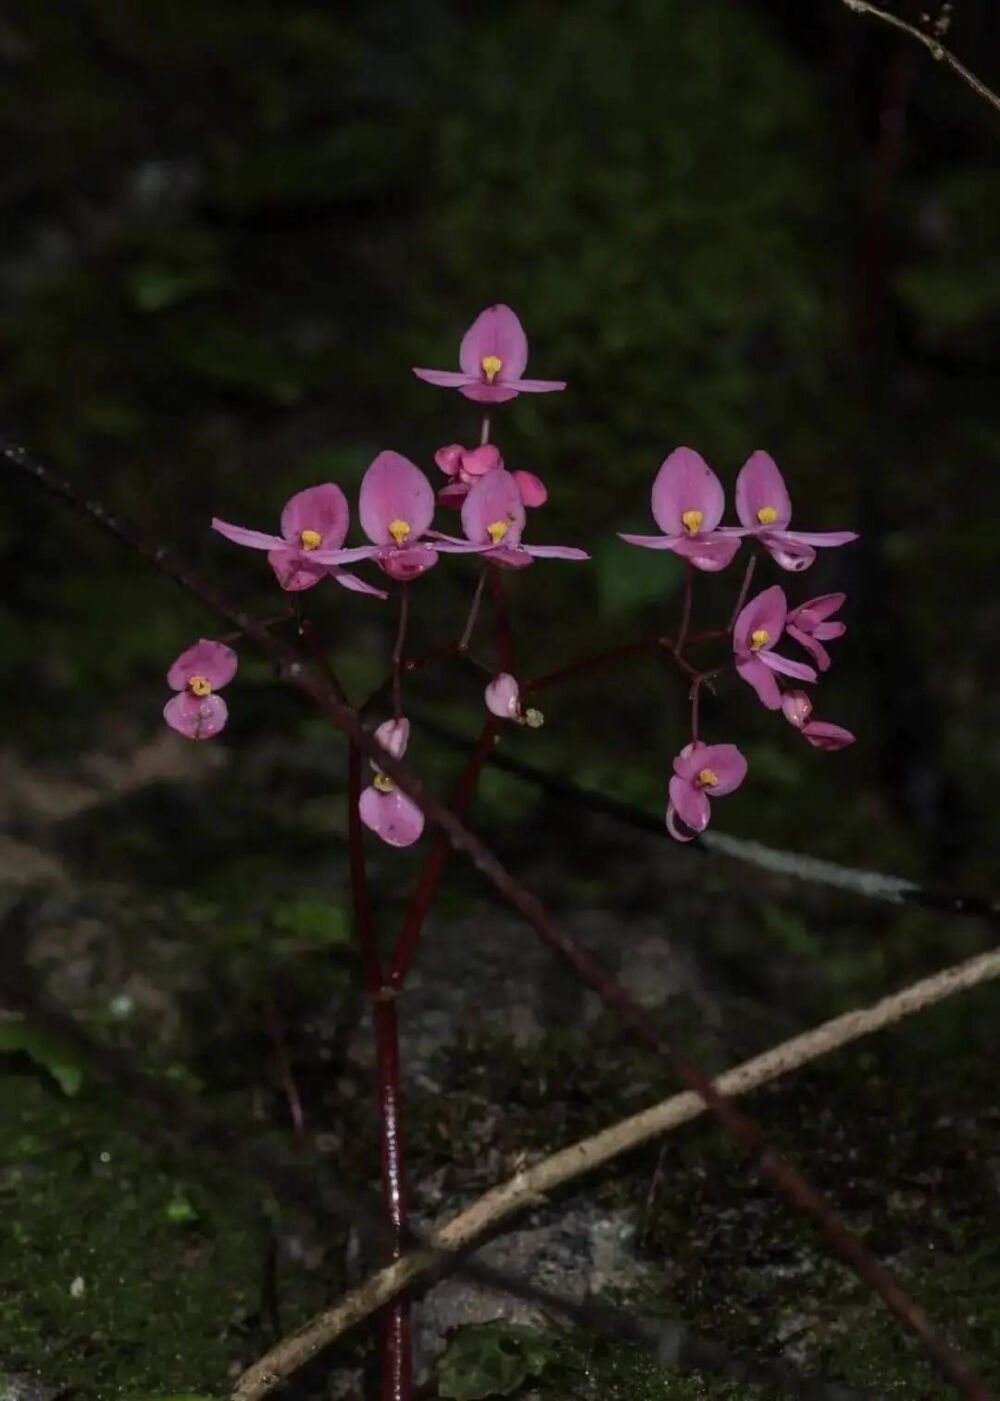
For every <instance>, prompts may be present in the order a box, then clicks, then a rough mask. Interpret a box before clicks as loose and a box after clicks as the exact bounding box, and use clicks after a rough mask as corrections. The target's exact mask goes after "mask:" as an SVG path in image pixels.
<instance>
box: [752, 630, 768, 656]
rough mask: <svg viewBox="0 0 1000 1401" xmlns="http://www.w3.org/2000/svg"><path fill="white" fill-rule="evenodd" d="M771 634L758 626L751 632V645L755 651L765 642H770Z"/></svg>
mask: <svg viewBox="0 0 1000 1401" xmlns="http://www.w3.org/2000/svg"><path fill="white" fill-rule="evenodd" d="M770 640H771V634H770V633H769V632H767V631H766V630H765V629H764V628H756V629H755V630H754V631H753V632H752V633H751V634H750V647H751V649H752V650H753V651H754V652H758V651H759V650H760V649H761V647H763V646H764V644H765V642H770Z"/></svg>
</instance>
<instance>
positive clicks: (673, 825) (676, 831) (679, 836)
mask: <svg viewBox="0 0 1000 1401" xmlns="http://www.w3.org/2000/svg"><path fill="white" fill-rule="evenodd" d="M665 820H666V824H667V831H668V832H669V833H670V835H671V836H672V837H673V839H674V841H675V842H693V841H694V833H693V832H682V831H681V829H680V828H679V827H678V825H677V813H676V811H675V810H674V805H673V803H668V804H667V814H666V819H665Z"/></svg>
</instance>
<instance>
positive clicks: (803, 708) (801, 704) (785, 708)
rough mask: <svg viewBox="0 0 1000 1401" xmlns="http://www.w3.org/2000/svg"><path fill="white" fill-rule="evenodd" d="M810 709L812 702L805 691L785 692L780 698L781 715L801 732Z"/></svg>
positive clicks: (810, 711)
mask: <svg viewBox="0 0 1000 1401" xmlns="http://www.w3.org/2000/svg"><path fill="white" fill-rule="evenodd" d="M812 708H813V704H812V701H811V700H810V699H809V697H808V696H807V695H806V693H805V691H786V692H785V693H784V695H783V696H782V697H781V710H782V714H783V715H784V717H785V719H786V720H787V721H788V723H789V724H790V725H794V726H795V728H796V729H797V730H801V729H802V726H803V725H804V724H805V723H806V721H807V720H808V719H809V716H810V715H811V714H812Z"/></svg>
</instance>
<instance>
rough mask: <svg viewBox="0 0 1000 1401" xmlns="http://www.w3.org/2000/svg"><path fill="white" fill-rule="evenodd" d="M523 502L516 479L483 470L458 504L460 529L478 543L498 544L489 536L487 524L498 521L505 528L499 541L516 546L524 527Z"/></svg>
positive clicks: (505, 473) (509, 475) (506, 473)
mask: <svg viewBox="0 0 1000 1401" xmlns="http://www.w3.org/2000/svg"><path fill="white" fill-rule="evenodd" d="M524 519H525V514H524V502H523V501H522V500H521V493H520V491H519V490H518V487H517V482H516V481H515V480H514V478H513V477H512V476H511V474H510V473H509V472H507V471H503V470H499V471H496V472H487V474H486V476H485V477H480V479H479V481H478V482H476V484H475V486H474V487H473V488H472V490H471V491H470V492H469V494H468V496H467V497H466V498H465V502H464V504H463V506H462V529H463V530H464V531H465V533H466V535H467V536H468V538H469V539H470V540H474V541H475V542H476V543H477V544H480V545H486V546H489V545H492V544H494V543H495V544H500V543H501V541H499V540H498V541H493V540H492V539H491V538H490V534H489V529H488V527H489V526H491V525H493V524H494V523H496V522H498V521H499V522H501V523H502V524H503V525H506V527H507V533H506V535H504V537H503V541H502V543H503V544H504V545H506V546H511V545H517V544H518V543H519V542H520V539H521V531H522V530H523V529H524Z"/></svg>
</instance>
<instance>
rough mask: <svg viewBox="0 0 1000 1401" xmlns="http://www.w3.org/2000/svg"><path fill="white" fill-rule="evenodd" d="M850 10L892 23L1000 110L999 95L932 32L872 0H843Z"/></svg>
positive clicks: (978, 95) (996, 110)
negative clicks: (921, 28) (908, 21)
mask: <svg viewBox="0 0 1000 1401" xmlns="http://www.w3.org/2000/svg"><path fill="white" fill-rule="evenodd" d="M843 3H844V4H845V5H846V6H847V8H848V9H849V10H853V11H854V13H855V14H857V15H871V17H872V19H877V20H879V21H880V22H881V23H882V24H887V25H889V26H890V27H891V28H892V29H897V30H898V31H899V32H900V33H901V34H906V35H907V36H908V37H909V38H910V39H915V40H916V41H917V43H918V44H920V45H922V46H923V47H924V48H925V49H926V50H927V52H928V53H929V54H930V56H931V58H933V59H936V60H937V62H938V63H943V64H945V66H946V67H948V68H950V69H951V71H952V72H953V73H956V74H957V75H958V76H959V77H960V78H961V79H962V82H963V83H967V84H968V86H969V87H970V88H971V89H972V91H973V92H974V93H975V94H976V95H977V97H981V98H982V99H983V101H984V102H988V103H989V105H990V106H991V107H992V108H993V110H994V111H995V112H1000V96H998V95H997V93H995V92H994V91H993V89H992V88H990V87H987V85H986V84H985V83H984V82H983V80H982V78H977V77H976V75H975V73H973V72H972V70H971V69H969V68H966V66H965V64H964V63H963V62H962V61H961V59H958V58H956V57H955V55H954V54H953V53H952V52H951V50H950V49H946V48H945V46H944V44H942V43H941V41H940V40H939V39H937V38H935V37H934V35H932V34H924V33H923V32H922V30H919V29H918V28H917V27H916V25H913V24H908V23H907V21H906V20H905V19H900V18H899V16H898V15H893V14H890V13H889V11H888V10H881V9H879V7H878V6H877V5H871V4H869V0H843Z"/></svg>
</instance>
